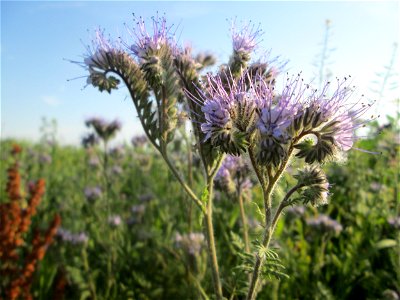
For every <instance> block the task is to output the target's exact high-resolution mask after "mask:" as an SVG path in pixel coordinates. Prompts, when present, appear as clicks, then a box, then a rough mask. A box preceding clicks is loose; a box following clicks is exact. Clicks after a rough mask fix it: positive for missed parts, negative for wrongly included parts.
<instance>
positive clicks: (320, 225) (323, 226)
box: [307, 214, 343, 235]
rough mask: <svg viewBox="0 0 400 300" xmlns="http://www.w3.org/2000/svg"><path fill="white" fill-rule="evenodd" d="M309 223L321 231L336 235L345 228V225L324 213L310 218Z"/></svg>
mask: <svg viewBox="0 0 400 300" xmlns="http://www.w3.org/2000/svg"><path fill="white" fill-rule="evenodd" d="M307 225H308V226H310V227H312V228H314V229H316V230H318V231H319V232H322V233H331V234H334V235H338V234H339V233H340V232H341V231H342V230H343V226H342V225H341V224H340V223H339V222H337V221H335V220H333V219H331V218H330V217H329V216H327V215H323V214H321V215H319V216H318V217H315V218H312V219H308V220H307Z"/></svg>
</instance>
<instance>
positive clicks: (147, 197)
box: [138, 193, 154, 202]
mask: <svg viewBox="0 0 400 300" xmlns="http://www.w3.org/2000/svg"><path fill="white" fill-rule="evenodd" d="M153 199H154V195H153V194H151V193H147V194H141V195H139V196H138V200H139V201H140V202H150V201H151V200H153Z"/></svg>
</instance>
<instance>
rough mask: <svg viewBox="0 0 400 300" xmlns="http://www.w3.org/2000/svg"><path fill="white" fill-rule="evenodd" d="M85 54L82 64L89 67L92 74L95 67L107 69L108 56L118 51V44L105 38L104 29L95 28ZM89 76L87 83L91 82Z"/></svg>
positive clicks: (108, 63)
mask: <svg viewBox="0 0 400 300" xmlns="http://www.w3.org/2000/svg"><path fill="white" fill-rule="evenodd" d="M86 49H87V54H86V57H85V59H84V61H83V66H85V67H86V68H88V69H89V71H90V73H91V74H92V73H93V72H94V71H95V69H102V70H104V69H107V68H108V67H109V65H110V62H109V59H110V57H111V56H112V55H113V54H115V53H117V52H120V51H121V50H120V45H119V44H118V43H115V42H113V41H111V40H110V39H107V38H106V37H105V36H104V30H101V29H100V28H98V29H96V31H95V37H94V39H93V40H92V45H91V46H87V48H86ZM91 83H92V82H91V77H90V76H89V77H88V84H91Z"/></svg>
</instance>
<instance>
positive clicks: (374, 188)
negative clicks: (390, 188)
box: [369, 182, 382, 192]
mask: <svg viewBox="0 0 400 300" xmlns="http://www.w3.org/2000/svg"><path fill="white" fill-rule="evenodd" d="M369 187H370V188H371V190H372V191H374V192H379V191H380V190H381V189H382V184H380V183H378V182H371V184H370V185H369Z"/></svg>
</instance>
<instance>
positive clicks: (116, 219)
mask: <svg viewBox="0 0 400 300" xmlns="http://www.w3.org/2000/svg"><path fill="white" fill-rule="evenodd" d="M121 223H122V219H121V217H120V216H119V215H111V216H109V217H108V224H110V225H111V226H113V227H118V226H119V225H121Z"/></svg>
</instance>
